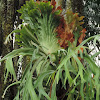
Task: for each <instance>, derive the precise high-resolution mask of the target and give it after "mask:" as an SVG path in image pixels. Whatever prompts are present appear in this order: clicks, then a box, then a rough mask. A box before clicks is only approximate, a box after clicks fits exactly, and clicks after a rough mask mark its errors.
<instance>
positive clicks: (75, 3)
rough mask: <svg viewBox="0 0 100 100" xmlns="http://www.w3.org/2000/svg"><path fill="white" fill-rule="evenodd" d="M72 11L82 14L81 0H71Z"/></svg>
mask: <svg viewBox="0 0 100 100" xmlns="http://www.w3.org/2000/svg"><path fill="white" fill-rule="evenodd" d="M71 4H72V10H73V12H74V13H75V12H77V13H79V14H80V15H82V14H83V0H71Z"/></svg>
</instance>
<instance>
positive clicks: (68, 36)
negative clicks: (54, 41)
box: [56, 16, 74, 48]
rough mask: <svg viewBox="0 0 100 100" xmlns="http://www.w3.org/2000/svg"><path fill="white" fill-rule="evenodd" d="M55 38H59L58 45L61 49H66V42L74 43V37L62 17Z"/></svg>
mask: <svg viewBox="0 0 100 100" xmlns="http://www.w3.org/2000/svg"><path fill="white" fill-rule="evenodd" d="M56 32H57V33H58V34H57V37H58V38H59V40H58V43H59V44H60V46H61V47H64V48H67V47H68V42H71V43H72V42H73V41H74V35H73V33H72V31H71V29H70V27H69V26H68V24H67V23H66V21H65V19H64V17H63V16H62V18H61V20H60V24H59V26H58V27H57V29H56Z"/></svg>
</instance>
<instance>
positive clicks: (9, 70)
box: [4, 57, 17, 83]
mask: <svg viewBox="0 0 100 100" xmlns="http://www.w3.org/2000/svg"><path fill="white" fill-rule="evenodd" d="M6 69H7V73H6V76H5V80H4V83H6V81H7V77H8V74H9V73H10V74H11V75H13V78H14V80H17V78H16V73H15V70H14V67H13V62H12V57H8V58H7V60H6Z"/></svg>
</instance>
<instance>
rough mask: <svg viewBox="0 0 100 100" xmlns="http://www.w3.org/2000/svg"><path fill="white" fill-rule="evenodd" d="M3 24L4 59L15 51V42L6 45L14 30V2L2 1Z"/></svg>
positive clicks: (1, 86)
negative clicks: (8, 36) (6, 40)
mask: <svg viewBox="0 0 100 100" xmlns="http://www.w3.org/2000/svg"><path fill="white" fill-rule="evenodd" d="M1 5H2V6H1V12H0V13H1V16H2V17H1V18H0V19H1V23H0V26H1V27H0V36H1V39H0V40H1V41H0V43H1V45H0V47H1V48H0V53H1V56H2V57H4V56H5V55H6V54H7V53H9V52H11V51H12V49H13V41H11V42H9V43H8V44H7V45H4V41H5V39H6V37H7V35H8V34H9V33H10V32H11V31H12V30H13V28H14V21H15V16H14V15H15V14H14V10H15V9H14V0H1ZM4 67H5V64H4V62H2V63H1V66H0V100H2V98H1V96H2V94H3V91H4V88H5V85H4V82H3V81H4ZM10 100H11V99H10Z"/></svg>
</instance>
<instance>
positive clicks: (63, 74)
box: [0, 0, 100, 100]
mask: <svg viewBox="0 0 100 100" xmlns="http://www.w3.org/2000/svg"><path fill="white" fill-rule="evenodd" d="M61 11H62V10H61V8H60V9H58V8H57V9H56V8H55V0H53V2H51V4H50V2H40V3H35V2H33V0H30V1H27V2H26V4H25V5H24V6H22V7H21V9H20V10H19V11H18V12H19V13H21V19H23V20H24V23H27V24H26V25H23V24H22V25H21V28H20V29H16V30H14V31H13V32H12V33H14V32H15V33H16V32H19V33H20V35H16V38H17V39H16V41H18V42H19V45H20V46H21V48H19V49H17V50H13V51H12V52H10V53H9V54H7V55H6V56H5V57H3V58H2V59H1V60H0V62H1V61H4V60H5V61H6V69H7V73H6V77H5V82H6V79H7V76H8V73H10V74H11V75H12V76H13V77H14V80H17V79H16V75H15V71H14V68H13V63H12V58H14V57H16V56H20V55H21V56H22V57H23V56H27V57H29V59H30V61H29V62H28V65H26V66H25V70H24V72H23V75H22V77H21V80H20V81H18V80H17V81H16V82H14V83H12V84H10V85H9V86H8V87H7V88H6V89H5V91H4V94H3V98H4V95H5V93H6V91H7V89H8V88H9V87H10V86H13V85H16V84H19V85H18V92H17V94H16V97H15V98H14V100H57V99H60V100H61V99H62V100H64V99H67V100H73V99H74V98H75V99H76V100H77V99H79V100H90V99H96V100H99V99H100V79H99V78H100V68H99V67H98V66H97V65H96V64H95V62H94V61H93V57H95V56H97V55H98V54H100V52H98V53H96V54H95V55H93V57H92V58H91V57H89V56H88V54H87V52H86V49H88V47H85V46H84V44H85V43H86V42H88V41H90V40H93V39H94V43H96V40H98V39H99V38H98V37H100V35H96V36H92V37H90V38H88V39H86V40H84V41H82V39H83V38H84V34H85V31H84V32H82V34H80V31H81V30H82V29H83V28H82V27H81V26H80V23H79V25H76V26H78V27H81V29H78V28H77V30H78V32H75V33H71V34H73V36H72V38H73V40H74V39H75V37H77V36H78V37H77V38H76V40H75V41H73V42H72V43H70V39H69V42H68V41H67V42H68V45H66V46H67V48H65V49H64V47H60V44H59V43H58V41H59V40H60V39H63V38H59V37H58V36H57V35H58V34H59V32H57V31H56V30H57V28H58V27H59V26H60V25H61V19H62V18H64V17H63V15H61ZM67 14H68V12H67ZM71 14H72V12H71ZM66 16H67V17H68V15H66ZM69 16H70V15H69ZM77 18H83V17H77ZM65 19H66V18H64V19H63V20H64V21H67V20H65ZM72 20H74V19H72ZM77 20H78V19H77ZM80 20H82V19H80ZM66 23H68V22H66ZM68 27H70V28H69V30H66V27H65V28H64V27H62V28H63V30H60V32H63V31H65V30H66V33H67V32H69V31H71V25H70V26H68ZM12 33H11V34H12ZM11 34H10V35H11ZM60 34H61V33H60ZM62 34H64V33H62ZM10 35H9V36H8V38H7V41H8V40H9V38H10ZM64 35H68V34H64ZM67 37H68V36H67ZM79 40H80V42H79ZM78 42H79V43H80V44H79V43H78ZM81 42H82V43H81ZM20 60H21V59H20V58H19V61H20ZM19 61H18V62H19ZM10 69H12V70H10ZM91 74H93V75H94V77H91ZM59 82H61V83H62V85H61V86H59V84H60V83H59ZM60 87H61V88H63V89H64V90H65V93H63V94H62V95H60V96H61V98H60V97H59V95H57V92H58V90H59V89H60ZM95 94H96V98H95Z"/></svg>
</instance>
